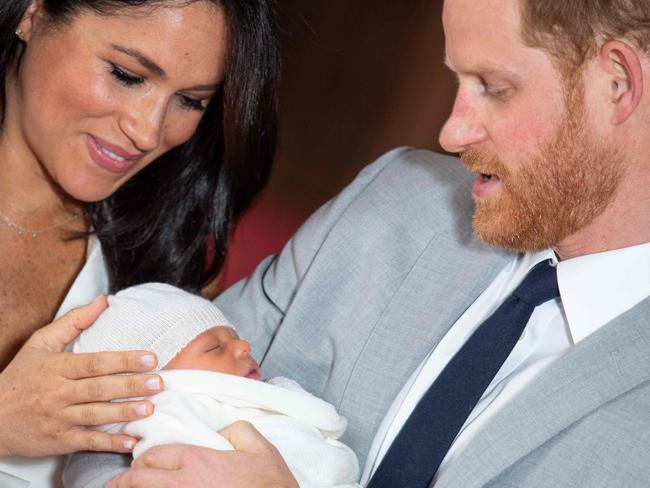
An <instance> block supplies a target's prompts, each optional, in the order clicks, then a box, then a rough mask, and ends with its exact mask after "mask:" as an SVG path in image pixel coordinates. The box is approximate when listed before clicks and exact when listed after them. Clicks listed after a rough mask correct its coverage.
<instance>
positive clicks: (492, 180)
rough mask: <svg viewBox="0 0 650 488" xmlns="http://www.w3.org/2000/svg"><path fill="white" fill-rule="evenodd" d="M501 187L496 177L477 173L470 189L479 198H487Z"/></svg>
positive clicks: (499, 180)
mask: <svg viewBox="0 0 650 488" xmlns="http://www.w3.org/2000/svg"><path fill="white" fill-rule="evenodd" d="M500 186H501V179H500V178H499V177H498V176H497V175H489V174H484V173H479V174H478V175H477V176H476V181H475V182H474V186H473V187H472V193H473V194H474V196H476V197H479V198H487V197H489V196H490V194H491V193H493V192H495V191H496V190H497V189H498V188H499V187H500Z"/></svg>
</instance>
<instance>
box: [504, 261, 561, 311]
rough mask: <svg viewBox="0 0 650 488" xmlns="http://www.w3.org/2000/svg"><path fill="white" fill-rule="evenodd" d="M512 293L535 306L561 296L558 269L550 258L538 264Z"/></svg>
mask: <svg viewBox="0 0 650 488" xmlns="http://www.w3.org/2000/svg"><path fill="white" fill-rule="evenodd" d="M512 294H513V295H515V296H517V297H519V299H520V300H522V301H524V302H526V303H528V304H529V305H531V306H533V307H537V306H538V305H541V304H542V303H544V302H548V301H549V300H552V299H553V298H557V297H559V296H560V290H559V288H558V286H557V269H556V268H555V267H553V266H551V261H550V260H548V261H542V262H541V263H538V264H536V265H535V266H534V267H533V269H531V270H530V271H529V272H528V274H527V275H526V277H525V278H524V281H522V282H521V284H520V285H519V286H518V287H517V288H516V289H515V291H514V292H512Z"/></svg>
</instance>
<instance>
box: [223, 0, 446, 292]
mask: <svg viewBox="0 0 650 488" xmlns="http://www.w3.org/2000/svg"><path fill="white" fill-rule="evenodd" d="M277 3H278V7H279V21H280V31H281V32H280V37H281V43H282V53H283V57H284V66H283V72H282V84H281V91H280V119H279V122H280V125H279V129H280V136H279V145H278V151H277V155H276V162H275V167H274V170H273V174H272V177H271V180H270V183H269V185H268V187H267V189H266V190H265V192H264V193H263V194H262V195H261V196H260V198H259V199H258V200H257V202H256V204H255V205H254V207H253V208H252V209H251V210H250V211H249V212H248V213H247V214H246V215H245V216H244V217H243V218H242V220H241V221H240V222H239V224H238V225H237V227H236V230H235V234H234V238H233V242H232V246H231V250H230V254H229V256H228V258H227V260H226V266H225V268H224V273H223V276H222V281H221V285H222V286H223V287H225V286H228V285H229V284H232V283H234V282H235V281H237V280H239V279H240V278H243V277H245V276H246V275H248V274H250V272H251V271H252V270H253V269H254V267H255V265H256V264H257V263H258V262H259V261H260V260H262V259H263V258H264V257H265V256H267V255H269V254H273V253H275V252H277V251H279V250H280V249H281V248H282V246H283V245H284V244H285V242H286V241H287V240H288V239H289V238H290V237H291V235H292V234H293V233H294V232H295V230H296V229H297V228H298V227H299V226H300V224H301V223H302V222H303V221H304V220H305V219H306V218H307V217H308V216H309V215H310V214H311V213H312V212H313V211H314V210H316V209H317V208H318V207H319V206H320V205H322V204H323V203H324V202H326V201H327V200H328V199H330V198H331V197H332V196H334V195H336V193H338V192H339V191H340V190H341V189H342V188H343V187H344V186H345V185H346V184H348V183H349V182H350V181H351V180H352V179H353V178H354V176H355V175H356V174H357V173H358V172H359V170H360V169H361V168H362V167H363V166H365V165H366V164H368V163H370V162H372V161H373V160H374V159H376V158H377V157H378V156H380V155H381V154H382V153H384V152H386V151H387V150H389V149H391V148H394V147H397V146H416V147H422V148H429V149H432V150H440V147H439V145H438V141H437V136H438V132H439V131H440V128H441V127H442V125H443V123H444V121H445V118H446V116H447V114H448V113H449V111H450V110H451V106H452V103H453V97H454V90H455V82H454V77H453V75H452V74H451V73H450V72H449V71H448V70H447V69H446V68H445V67H444V64H443V60H444V38H443V32H442V24H441V20H440V18H441V12H442V0H398V1H396V0H277Z"/></svg>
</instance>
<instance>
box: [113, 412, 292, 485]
mask: <svg viewBox="0 0 650 488" xmlns="http://www.w3.org/2000/svg"><path fill="white" fill-rule="evenodd" d="M220 434H221V435H223V436H224V437H225V438H226V439H228V441H229V442H230V443H231V444H232V445H233V446H234V448H235V451H215V450H213V449H207V448H205V447H197V446H188V445H184V444H170V445H166V446H157V447H152V448H151V449H149V450H148V451H146V452H145V453H143V454H142V455H141V456H140V457H139V458H138V459H136V460H135V461H134V462H133V464H132V465H131V469H130V470H129V471H127V472H126V473H123V474H121V475H120V476H117V477H116V478H114V479H113V480H111V482H110V483H109V484H108V485H106V486H107V488H146V487H151V486H155V487H157V488H166V487H174V486H201V487H204V488H210V487H214V488H219V487H223V486H227V487H228V488H298V483H297V482H296V480H295V479H294V477H293V476H292V475H291V472H290V471H289V468H288V467H287V465H286V463H285V462H284V460H283V459H282V456H280V453H279V452H278V451H277V449H276V448H275V447H273V446H272V445H271V444H270V443H269V442H268V441H267V440H266V439H265V438H264V437H263V436H262V435H261V434H260V433H259V432H258V431H257V430H256V429H255V428H254V427H253V426H252V425H251V424H250V423H248V422H235V423H234V424H232V425H231V426H230V427H228V428H226V429H224V430H222V431H221V432H220Z"/></svg>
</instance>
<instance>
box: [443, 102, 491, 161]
mask: <svg viewBox="0 0 650 488" xmlns="http://www.w3.org/2000/svg"><path fill="white" fill-rule="evenodd" d="M486 139H487V130H486V129H485V126H484V125H483V123H482V121H481V117H480V114H479V113H478V111H477V110H476V109H475V108H473V107H472V106H471V105H469V104H468V103H467V102H466V101H465V100H464V99H463V98H462V97H461V95H457V96H456V101H455V102H454V108H453V109H452V111H451V115H450V116H449V118H448V119H447V122H445V125H444V126H443V128H442V131H440V137H439V142H440V145H441V146H442V148H443V149H444V150H445V151H447V152H450V153H462V152H464V151H466V150H467V149H469V148H470V147H471V146H473V145H476V144H480V143H482V142H484V141H485V140H486Z"/></svg>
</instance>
